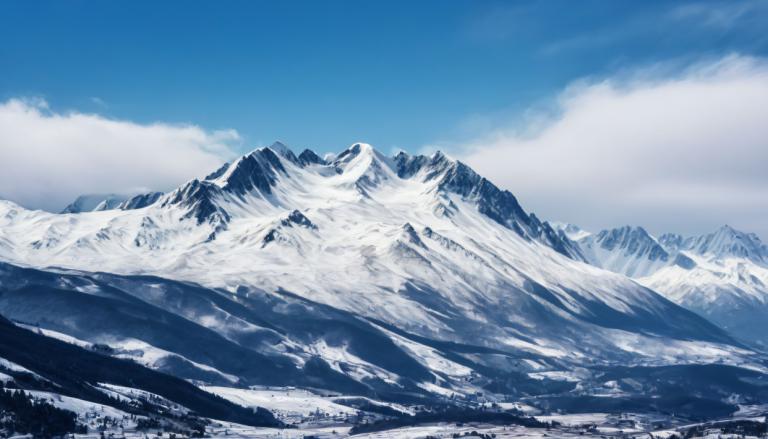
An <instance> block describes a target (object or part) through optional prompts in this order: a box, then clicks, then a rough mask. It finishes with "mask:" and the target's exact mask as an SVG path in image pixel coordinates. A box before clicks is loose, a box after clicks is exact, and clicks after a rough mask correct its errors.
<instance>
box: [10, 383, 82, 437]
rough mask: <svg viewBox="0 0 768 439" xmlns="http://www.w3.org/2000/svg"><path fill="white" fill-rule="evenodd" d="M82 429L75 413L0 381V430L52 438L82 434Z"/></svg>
mask: <svg viewBox="0 0 768 439" xmlns="http://www.w3.org/2000/svg"><path fill="white" fill-rule="evenodd" d="M83 428H84V427H82V426H79V425H78V424H77V415H76V414H75V413H73V412H70V411H68V410H62V409H59V408H56V407H54V406H53V405H52V404H50V403H49V402H47V401H45V400H41V399H35V398H33V397H32V396H31V395H28V394H27V393H26V392H24V391H23V390H12V389H6V388H4V387H3V386H2V383H0V430H5V431H6V432H8V433H11V434H14V433H16V434H32V435H34V436H35V437H51V436H60V435H63V434H66V433H84V431H83Z"/></svg>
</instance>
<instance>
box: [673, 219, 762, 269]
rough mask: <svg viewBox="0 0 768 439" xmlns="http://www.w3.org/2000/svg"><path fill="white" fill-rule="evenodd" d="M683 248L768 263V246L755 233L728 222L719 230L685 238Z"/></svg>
mask: <svg viewBox="0 0 768 439" xmlns="http://www.w3.org/2000/svg"><path fill="white" fill-rule="evenodd" d="M683 248H684V249H686V250H690V251H692V252H694V253H696V254H699V255H702V256H711V257H715V258H718V259H721V258H728V257H736V258H747V259H749V260H751V261H753V262H758V263H763V264H766V263H768V246H766V245H765V244H763V242H762V241H760V238H759V237H758V236H757V235H755V234H754V233H745V232H742V231H740V230H737V229H735V228H733V227H731V226H730V225H728V224H725V225H723V226H720V227H719V228H718V229H717V230H715V231H714V232H711V233H707V234H704V235H701V236H698V237H691V238H688V239H686V240H685V242H684V243H683Z"/></svg>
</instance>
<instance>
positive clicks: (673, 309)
mask: <svg viewBox="0 0 768 439" xmlns="http://www.w3.org/2000/svg"><path fill="white" fill-rule="evenodd" d="M134 207H135V206H134ZM0 232H2V235H0V238H2V241H0V242H2V244H1V245H2V247H0V257H2V258H4V259H5V260H7V261H9V262H12V263H14V264H16V265H21V266H27V267H38V268H45V269H48V270H53V271H50V272H48V273H45V272H34V271H33V270H32V271H30V270H27V271H23V270H22V271H19V270H21V269H19V268H15V267H12V266H5V267H4V268H3V269H2V270H0V275H3V273H5V274H4V277H1V279H2V282H1V283H0V285H2V287H3V289H4V293H3V294H2V295H0V312H4V313H8V314H9V317H13V318H16V319H18V320H21V321H24V322H28V323H38V324H40V325H41V326H43V327H45V328H47V329H51V330H54V331H57V332H60V333H63V334H68V335H70V336H73V337H76V338H78V339H82V340H87V341H88V342H91V343H94V342H108V343H112V344H115V346H117V347H118V348H119V349H122V350H130V349H128V348H127V347H126V346H141V347H139V348H137V349H136V350H137V351H141V354H140V355H139V354H137V355H135V356H134V358H137V359H139V360H140V361H143V362H145V364H149V365H153V366H154V367H159V368H165V369H164V370H168V371H173V372H174V373H178V374H181V373H182V372H181V371H182V370H184V371H187V372H188V373H192V372H190V371H194V374H193V376H195V377H200V376H204V377H205V379H206V380H214V379H215V380H222V379H223V380H225V381H229V380H230V378H231V377H237V378H238V379H242V380H244V381H245V382H252V383H264V381H267V382H266V383H267V384H268V383H269V380H278V379H280V380H283V381H282V384H291V383H292V382H299V381H301V380H307V379H317V380H320V381H319V382H322V383H324V385H329V386H330V385H332V386H341V387H343V388H346V389H357V390H356V391H359V390H361V389H362V388H360V387H355V386H356V384H355V383H364V386H365V387H367V388H376V389H385V388H386V389H388V390H387V391H390V392H391V391H393V390H392V389H394V388H400V389H401V391H405V390H408V391H421V390H426V391H429V392H433V393H438V394H445V395H450V394H451V393H453V392H457V391H459V392H471V391H472V390H473V387H472V386H471V385H470V386H468V387H466V388H465V387H464V386H466V382H467V381H469V378H468V377H471V376H473V375H472V374H473V373H474V374H478V373H479V372H480V371H485V372H484V373H488V372H487V371H488V369H484V368H487V367H492V368H493V370H503V371H504V373H512V372H514V373H529V372H547V371H553V369H558V368H560V369H559V370H563V369H569V368H571V367H573V366H574V365H578V366H579V367H582V366H585V365H599V364H617V363H620V364H649V365H659V364H674V363H690V362H719V361H724V362H728V363H730V364H751V361H752V360H751V358H752V353H751V352H750V351H748V350H745V349H743V348H742V347H740V346H738V344H737V343H735V342H734V341H733V340H732V339H731V338H730V337H729V336H728V335H726V334H725V333H724V332H722V331H721V330H719V329H718V328H716V327H715V326H713V325H711V324H710V323H708V322H707V321H705V320H704V319H702V318H700V317H698V316H697V315H695V314H693V313H691V312H688V311H686V310H684V309H683V308H681V307H679V306H677V305H675V304H673V303H672V302H670V301H668V300H666V299H664V298H663V297H661V296H659V295H658V294H656V293H655V292H654V291H652V290H650V289H648V288H645V287H643V286H641V285H639V284H638V283H636V282H634V281H632V280H629V279H627V278H626V277H625V276H622V275H618V274H613V273H610V272H607V271H604V270H601V269H598V268H595V267H592V266H590V265H588V264H585V263H583V262H581V260H582V259H583V258H584V255H582V253H581V250H580V249H579V248H578V247H577V246H576V244H575V243H574V242H573V241H571V240H570V239H568V238H567V236H565V235H564V234H562V233H558V232H557V231H555V230H554V229H553V228H552V227H551V226H550V225H549V224H548V223H546V222H543V221H541V220H539V219H538V218H537V217H536V216H535V215H533V214H529V213H527V212H525V211H524V210H523V208H522V207H521V206H520V204H519V203H518V201H517V200H516V199H515V197H514V196H513V195H512V194H511V193H509V192H507V191H503V190H500V189H499V188H497V187H496V186H495V185H493V184H492V183H491V182H489V181H488V180H486V179H485V178H483V177H481V176H479V175H478V174H476V173H475V172H474V171H472V170H471V169H470V168H469V167H467V166H466V165H464V164H463V163H461V162H458V161H455V160H452V159H450V158H449V157H447V156H445V155H443V154H441V153H436V154H434V155H432V156H422V155H419V156H410V155H407V154H404V153H401V154H398V155H397V156H395V157H387V156H384V155H383V154H381V153H380V152H378V151H376V150H375V149H374V148H372V147H371V146H370V145H366V144H360V143H358V144H354V145H352V146H351V147H349V148H347V149H346V150H344V151H342V152H341V153H339V154H338V155H336V156H335V157H330V158H329V159H323V158H320V157H319V156H317V154H314V153H312V152H311V151H304V152H302V153H301V154H299V155H298V156H297V155H295V154H294V153H293V152H292V151H291V150H290V149H288V148H287V147H286V146H285V145H282V144H279V145H274V146H273V147H271V148H261V149H258V150H255V151H253V152H252V153H249V154H246V155H244V156H242V157H240V158H239V159H237V160H236V161H234V162H232V163H230V164H227V165H225V166H223V167H221V168H220V169H218V170H216V171H214V172H213V173H211V174H210V175H208V176H206V177H203V178H200V179H195V180H192V181H190V182H188V183H186V184H184V185H182V186H180V187H179V188H177V189H176V190H174V191H171V192H169V193H167V194H164V195H160V196H158V198H157V199H156V200H153V201H151V202H148V203H145V205H142V207H138V208H130V209H128V208H126V209H123V208H118V209H113V210H107V211H100V212H86V213H80V214H49V213H46V212H41V211H29V210H26V209H23V208H21V207H19V206H17V205H14V204H13V203H10V202H0ZM53 267H58V268H56V269H53ZM62 269H65V270H64V271H61V270H62ZM66 270H80V271H76V272H67V271H66ZM94 271H100V272H108V273H115V274H117V275H107V274H93V273H92V272H94ZM119 275H122V276H119ZM125 275H144V277H125ZM146 275H155V276H160V277H162V278H167V279H175V280H180V281H184V282H195V283H197V284H200V285H201V286H197V285H192V284H189V283H185V284H180V283H173V282H171V281H166V280H163V279H160V278H151V277H147V276H146ZM28 278H34V279H36V280H35V285H37V287H35V288H31V287H30V285H29V281H25V280H24V279H28ZM62 290H63V291H66V294H64V293H62V292H61V291H62ZM107 303H109V304H110V305H109V306H108V307H107V306H105V304H107ZM40 309H46V310H50V311H51V314H50V315H45V316H44V318H43V317H42V316H40V315H38V314H35V311H36V310H40ZM107 310H108V312H106V311H107ZM57 311H58V313H57ZM100 312H102V313H104V315H103V316H101V315H99V313H100ZM95 315H99V318H94V316H95ZM178 318H181V319H183V320H178ZM303 319H304V320H306V321H311V322H314V323H312V324H313V325H316V326H313V327H311V328H307V327H301V326H300V325H301V324H303V323H305V322H304V320H303ZM138 321H142V322H151V323H150V324H145V325H144V326H141V325H139V324H138ZM331 322H344V325H347V326H339V328H338V331H340V332H333V331H331V330H330V329H329V328H333V329H334V331H336V330H337V328H335V327H333V324H334V323H331ZM361 325H362V326H361ZM361 331H362V332H361ZM337 333H340V334H343V336H342V337H339V336H338V335H336V334H337ZM361 334H362V335H361ZM366 334H367V335H366ZM363 335H365V337H368V336H369V335H370V337H374V338H373V339H366V338H364V337H363ZM190 337H192V338H194V339H195V340H196V343H195V344H192V343H189V338H190ZM371 340H375V343H376V346H378V347H377V348H376V349H366V348H367V347H368V346H372V342H371ZM130 343H134V344H133V345H131V344H130ZM446 343H453V344H446ZM209 346H216V349H217V353H216V354H215V355H211V353H210V352H208V351H206V350H207V349H209ZM382 346H386V349H385V348H383V347H382ZM457 346H471V352H464V353H462V354H459V349H458V348H457ZM382 349H385V350H382ZM462 349H464V348H462ZM381 352H387V354H386V355H381ZM457 355H459V356H457ZM316 357H317V358H321V359H322V360H323V361H324V363H323V364H324V365H327V367H328V368H329V369H328V370H327V371H325V372H322V373H320V372H317V370H319V369H317V367H318V365H317V364H316V363H315V362H314V360H313V358H316ZM394 359H397V360H394ZM180 365H183V367H181V366H180ZM323 367H325V366H323ZM206 368H208V369H207V370H206ZM286 370H290V371H292V372H291V373H289V374H286V373H285V372H284V371H286ZM323 370H325V369H323ZM281 371H283V372H281ZM313 371H314V372H313ZM310 372H312V373H315V372H316V375H311V373H310ZM185 376H189V375H185ZM313 376H314V378H312V377H313ZM552 376H556V375H552ZM342 377H345V378H344V379H351V381H350V382H347V381H344V380H343V379H342ZM484 379H491V377H490V376H486V377H485V378H484ZM259 380H261V381H259ZM291 380H294V381H291ZM219 382H221V381H219ZM331 383H332V384H331ZM462 383H464V384H462ZM486 383H487V381H486ZM506 385H507V384H505V386H506ZM345 386H346V387H345ZM519 387H520V385H519V383H517V384H515V388H516V389H518V391H519ZM419 389H421V390H419Z"/></svg>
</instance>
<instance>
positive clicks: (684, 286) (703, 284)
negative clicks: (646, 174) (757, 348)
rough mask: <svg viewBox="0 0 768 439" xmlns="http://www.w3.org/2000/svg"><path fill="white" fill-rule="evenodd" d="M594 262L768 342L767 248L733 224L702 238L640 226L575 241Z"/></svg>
mask: <svg viewBox="0 0 768 439" xmlns="http://www.w3.org/2000/svg"><path fill="white" fill-rule="evenodd" d="M577 243H578V245H579V247H580V248H581V251H582V253H583V254H584V255H585V257H586V259H587V261H589V262H590V263H591V264H593V265H595V266H598V267H602V268H605V269H608V270H611V271H614V272H617V273H622V274H625V275H627V276H630V277H634V278H636V279H637V280H638V281H639V282H640V283H642V284H643V285H646V286H648V287H649V288H652V289H653V290H655V291H658V292H660V293H662V294H664V296H666V297H667V298H669V299H670V300H672V301H674V302H675V303H678V304H680V305H682V306H684V307H686V308H688V309H690V310H693V311H695V312H697V313H699V314H701V315H703V316H705V317H707V318H708V319H710V320H712V321H714V322H715V323H717V324H719V325H720V326H721V327H723V328H725V329H726V330H728V331H729V332H731V333H733V334H734V335H736V336H738V337H739V338H741V339H743V340H746V341H748V342H752V343H757V344H758V345H761V346H763V347H766V346H768V247H766V246H765V244H763V243H762V242H761V241H760V239H759V238H758V237H757V236H756V235H755V234H752V233H744V232H741V231H738V230H735V229H734V228H732V227H730V226H727V225H726V226H723V227H720V228H719V229H717V230H715V231H713V232H711V233H707V234H703V235H700V236H690V237H683V236H681V235H678V234H671V233H668V234H664V235H661V236H660V237H659V238H658V239H657V238H655V237H653V236H651V235H649V234H648V233H647V232H646V231H645V230H644V229H642V228H640V227H636V228H631V227H622V228H617V229H612V230H603V231H601V232H599V233H597V234H593V235H588V236H584V237H581V238H579V239H578V240H577Z"/></svg>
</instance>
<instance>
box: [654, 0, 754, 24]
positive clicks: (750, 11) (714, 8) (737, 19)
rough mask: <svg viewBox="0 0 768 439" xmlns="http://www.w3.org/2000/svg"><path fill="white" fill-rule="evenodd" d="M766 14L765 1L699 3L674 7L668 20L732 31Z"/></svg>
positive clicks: (668, 15)
mask: <svg viewBox="0 0 768 439" xmlns="http://www.w3.org/2000/svg"><path fill="white" fill-rule="evenodd" d="M766 13H768V2H766V1H764V0H748V1H725V2H697V3H685V4H680V5H676V6H674V7H673V8H672V9H671V10H670V11H669V13H668V14H667V17H666V18H670V19H672V20H675V21H684V22H687V23H688V24H697V25H699V26H705V27H710V28H717V29H732V28H735V27H741V26H743V24H744V23H745V22H751V21H753V19H754V18H755V17H756V16H757V17H759V16H762V17H765V14H766ZM764 25H765V22H763V23H762V26H764Z"/></svg>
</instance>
